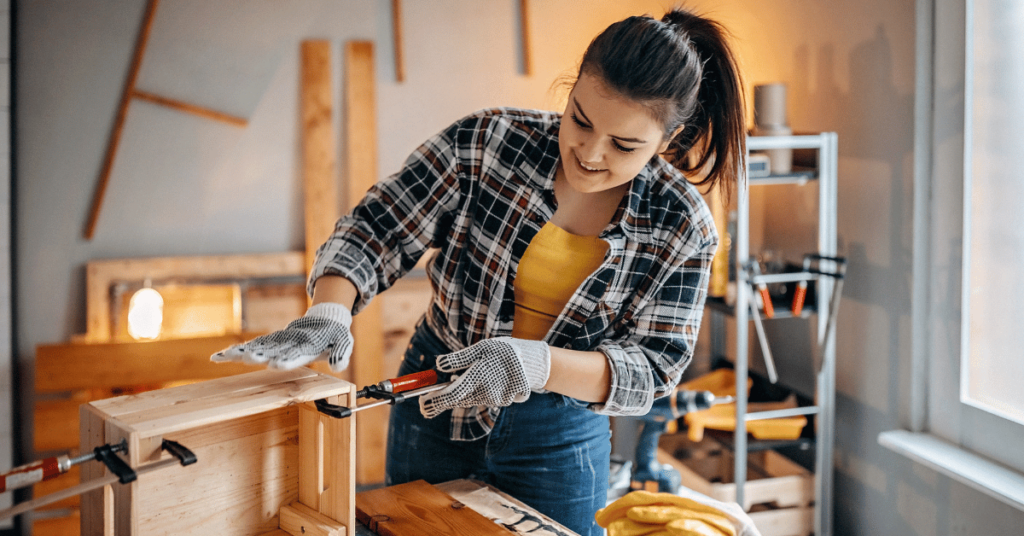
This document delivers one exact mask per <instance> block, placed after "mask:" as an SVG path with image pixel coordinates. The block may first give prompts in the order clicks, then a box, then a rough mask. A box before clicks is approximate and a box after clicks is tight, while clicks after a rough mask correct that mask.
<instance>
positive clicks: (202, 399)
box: [92, 369, 352, 438]
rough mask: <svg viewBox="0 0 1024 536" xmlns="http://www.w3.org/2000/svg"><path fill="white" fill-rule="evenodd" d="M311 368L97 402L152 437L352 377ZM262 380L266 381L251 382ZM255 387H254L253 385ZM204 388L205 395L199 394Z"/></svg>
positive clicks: (281, 402)
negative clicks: (325, 372)
mask: <svg viewBox="0 0 1024 536" xmlns="http://www.w3.org/2000/svg"><path fill="white" fill-rule="evenodd" d="M304 373H313V371H311V370H309V369H296V370H291V371H278V370H264V371H259V372H251V373H249V374H243V375H240V376H234V377H230V378H221V379H219V380H210V381H207V382H203V383H197V384H193V385H187V386H183V387H181V388H174V389H162V390H159V391H150V392H147V393H142V394H139V395H131V396H128V397H118V398H112V399H109V400H106V401H101V402H93V403H92V405H93V406H95V407H97V408H99V409H100V410H102V411H105V412H106V413H107V414H109V415H110V416H111V417H112V418H113V419H116V421H117V422H118V423H120V424H121V425H123V426H125V427H128V428H129V429H131V430H132V431H134V432H135V433H137V434H138V435H139V436H140V437H143V438H150V437H158V436H166V435H168V434H171V433H174V432H178V431H181V430H186V429H190V428H195V427H201V426H205V425H207V424H212V423H216V422H219V421H223V420H226V419H235V418H241V417H246V416H250V415H255V414H258V413H261V412H266V411H271V410H274V409H277V408H281V407H286V406H291V405H294V404H296V403H300V402H309V401H312V400H318V399H322V398H327V397H330V396H334V395H337V394H338V393H339V392H347V391H349V390H351V388H352V386H351V384H349V383H348V382H345V381H343V380H340V379H338V378H334V377H332V376H327V375H324V374H316V373H313V374H312V375H309V374H304ZM259 382H262V383H263V385H255V386H251V384H252V383H257V384H258V383H259ZM250 386H251V387H250ZM199 389H205V390H204V391H202V393H203V394H202V395H201V396H196V395H197V394H198V391H197V390H199Z"/></svg>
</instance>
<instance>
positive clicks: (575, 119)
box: [572, 114, 590, 128]
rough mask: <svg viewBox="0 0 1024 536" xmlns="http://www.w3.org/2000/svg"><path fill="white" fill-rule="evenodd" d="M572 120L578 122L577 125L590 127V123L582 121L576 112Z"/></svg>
mask: <svg viewBox="0 0 1024 536" xmlns="http://www.w3.org/2000/svg"><path fill="white" fill-rule="evenodd" d="M572 122H573V123H576V126H578V127H580V128H590V125H588V124H586V123H584V122H583V121H580V118H579V117H577V116H576V114H572Z"/></svg>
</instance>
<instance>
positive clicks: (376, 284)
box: [308, 108, 718, 440]
mask: <svg viewBox="0 0 1024 536" xmlns="http://www.w3.org/2000/svg"><path fill="white" fill-rule="evenodd" d="M560 121H561V116H560V115H559V114H556V113H552V112H542V111H530V110H519V109H509V108H500V109H493V110H484V111H480V112H478V113H475V114H473V115H470V116H467V117H465V118H463V119H462V120H460V121H458V122H456V123H454V124H452V125H451V126H449V127H448V128H446V129H445V130H443V131H442V132H440V133H439V134H437V135H436V136H434V137H432V138H431V139H429V140H427V141H426V142H425V143H424V144H423V145H422V146H420V147H419V148H418V149H417V150H416V151H415V152H414V153H413V154H412V155H411V156H410V157H409V158H408V159H407V160H406V162H405V164H404V166H403V167H402V169H401V170H400V171H399V172H398V173H396V174H394V175H392V176H391V177H389V178H387V179H385V180H382V181H380V182H378V183H377V184H375V185H374V186H373V187H372V188H371V189H370V190H369V191H368V192H367V194H366V197H365V198H364V199H363V200H362V201H361V202H360V203H359V204H358V206H356V207H355V208H354V209H353V210H352V212H351V213H350V214H348V215H347V216H344V217H342V218H341V219H340V220H339V221H338V223H337V226H336V229H335V232H334V234H333V235H332V236H331V237H330V238H329V239H328V240H327V242H325V243H324V245H323V246H321V248H320V249H319V251H318V254H317V260H316V262H315V264H314V266H313V270H312V272H311V273H310V278H309V287H308V289H309V291H310V293H312V289H313V285H314V284H315V282H316V279H317V278H318V277H320V276H323V275H341V276H344V277H346V278H348V279H349V280H351V281H352V282H353V283H354V284H355V286H356V287H357V289H358V291H359V296H358V298H357V299H356V302H355V305H354V307H353V313H358V312H359V311H360V310H361V309H362V308H364V307H365V306H366V304H367V302H369V301H370V300H371V299H372V298H373V297H374V296H376V295H377V294H379V293H381V292H383V291H384V290H386V289H387V288H389V287H390V286H391V285H392V284H393V283H394V282H395V281H396V280H397V279H399V278H400V277H402V275H404V274H405V273H407V272H408V271H409V270H410V269H412V268H413V267H414V266H415V265H416V263H417V261H419V259H420V257H421V256H422V255H424V253H425V252H427V251H428V250H436V251H435V252H434V253H433V256H432V257H431V258H430V259H429V262H428V263H427V274H428V276H429V279H430V282H431V285H432V287H433V299H432V302H431V304H430V307H429V310H428V311H427V314H426V317H425V321H426V323H427V325H428V326H429V327H430V328H432V329H433V331H434V332H435V333H436V334H437V335H438V336H439V337H440V338H441V339H442V340H443V341H444V342H445V343H446V345H447V346H448V347H449V348H451V349H452V350H457V349H461V348H464V347H466V346H469V345H472V344H474V343H477V342H479V341H482V340H484V339H488V338H491V337H499V336H509V335H511V333H512V318H513V313H514V302H513V299H514V293H513V281H514V280H515V275H516V268H517V266H518V265H519V260H520V258H522V256H523V252H524V251H525V250H526V247H527V245H529V243H530V241H531V240H532V239H533V237H534V236H535V235H536V234H537V232H538V231H539V230H540V228H541V227H542V226H543V225H544V223H545V222H547V221H548V220H549V219H551V216H552V214H554V211H555V208H556V201H555V196H554V189H553V188H554V178H555V170H556V166H557V164H558V160H559V151H558V128H559V124H560ZM600 238H602V239H604V240H605V241H607V242H608V244H609V246H610V247H609V249H608V252H607V254H606V255H605V259H604V262H603V263H602V264H601V266H600V267H599V268H598V269H597V270H596V271H595V272H594V273H593V274H591V275H590V276H589V277H588V278H587V279H586V280H585V281H584V282H583V283H582V284H581V285H580V287H579V288H578V289H577V291H576V293H575V294H574V295H573V297H572V298H571V299H570V300H569V302H568V303H567V304H566V305H565V309H564V310H563V311H562V313H561V314H560V315H559V317H558V319H557V320H556V321H555V324H554V326H552V328H551V331H550V332H549V333H548V334H547V336H546V337H545V339H544V340H545V341H546V342H548V343H549V344H550V345H552V346H556V347H561V348H569V349H573V350H582V351H600V352H602V353H604V354H605V355H606V356H607V359H608V363H609V365H610V367H611V391H610V394H609V397H608V400H606V401H605V402H603V403H594V404H590V405H589V406H588V408H589V409H590V410H592V411H595V412H598V413H603V414H608V415H642V414H645V413H647V412H648V411H649V410H650V408H651V404H652V403H653V401H654V399H655V398H656V397H659V396H663V395H666V394H668V393H670V392H671V390H672V389H673V388H674V387H675V386H676V384H678V382H679V380H680V378H681V376H682V373H683V370H684V369H685V368H686V366H687V365H688V364H689V362H690V359H691V358H692V355H693V347H694V343H695V341H696V338H697V332H698V330H699V327H700V321H701V316H702V313H703V308H704V301H705V298H706V296H707V284H708V277H709V272H710V266H711V258H712V256H713V255H714V253H715V249H716V247H717V245H718V235H717V233H716V231H715V227H714V223H713V220H712V217H711V214H710V211H709V210H708V208H707V205H706V204H705V203H704V200H703V199H702V197H701V196H700V194H699V192H698V191H697V189H696V188H695V187H694V186H693V185H692V184H690V183H689V182H687V181H686V179H685V178H684V177H683V176H682V174H681V173H680V172H679V171H678V170H676V169H675V168H674V167H672V166H671V165H670V164H668V163H667V162H665V161H664V160H663V159H661V158H660V157H657V156H656V157H654V158H653V159H652V160H651V161H650V163H649V164H648V165H647V166H645V167H644V169H643V170H642V171H641V172H640V174H639V175H637V177H636V178H635V179H634V180H633V181H632V183H631V187H630V190H629V193H628V194H627V195H626V196H625V198H624V200H623V202H622V203H621V204H620V205H619V208H618V210H617V212H616V214H615V215H614V217H613V218H612V221H611V223H610V224H609V225H608V226H607V227H606V228H605V229H604V231H603V232H602V233H601V235H600ZM498 411H499V410H498V408H484V407H479V408H466V409H458V408H457V409H455V410H454V411H453V412H452V438H453V439H461V440H472V439H476V438H479V437H482V436H484V435H486V434H487V433H488V432H489V431H490V428H491V426H492V425H493V422H494V419H495V418H496V417H497V414H498Z"/></svg>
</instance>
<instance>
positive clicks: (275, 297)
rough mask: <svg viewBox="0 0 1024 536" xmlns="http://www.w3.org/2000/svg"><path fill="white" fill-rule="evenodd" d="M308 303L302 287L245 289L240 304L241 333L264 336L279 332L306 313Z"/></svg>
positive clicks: (275, 286)
mask: <svg viewBox="0 0 1024 536" xmlns="http://www.w3.org/2000/svg"><path fill="white" fill-rule="evenodd" d="M308 303H309V298H308V297H307V296H306V285H305V283H297V284H290V285H288V284H281V285H271V284H267V285H260V286H258V287H250V288H247V289H246V290H245V297H244V300H243V304H244V305H243V307H244V316H245V329H246V331H255V332H268V333H269V332H271V331H277V330H279V329H283V328H284V327H285V326H287V325H288V324H289V323H290V322H291V321H293V320H295V319H296V318H299V317H301V316H302V315H304V314H305V313H306V307H307V305H308Z"/></svg>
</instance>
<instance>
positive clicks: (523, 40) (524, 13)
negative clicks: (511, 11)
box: [519, 0, 533, 76]
mask: <svg viewBox="0 0 1024 536" xmlns="http://www.w3.org/2000/svg"><path fill="white" fill-rule="evenodd" d="M519 39H520V45H521V46H522V54H523V74H524V75H526V76H530V75H531V74H533V62H532V61H531V60H530V0H519Z"/></svg>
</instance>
